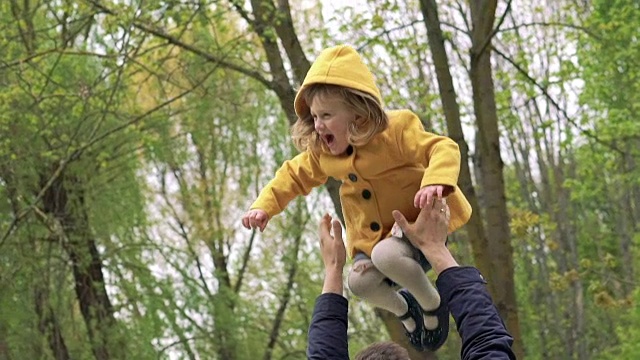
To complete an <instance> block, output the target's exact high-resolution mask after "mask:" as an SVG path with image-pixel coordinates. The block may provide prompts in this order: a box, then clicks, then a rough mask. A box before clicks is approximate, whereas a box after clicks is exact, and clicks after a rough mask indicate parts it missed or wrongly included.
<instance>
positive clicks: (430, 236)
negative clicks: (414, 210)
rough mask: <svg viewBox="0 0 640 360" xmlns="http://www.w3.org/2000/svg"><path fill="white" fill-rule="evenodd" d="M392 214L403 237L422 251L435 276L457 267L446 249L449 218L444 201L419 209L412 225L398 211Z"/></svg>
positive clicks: (449, 214)
mask: <svg viewBox="0 0 640 360" xmlns="http://www.w3.org/2000/svg"><path fill="white" fill-rule="evenodd" d="M392 214H393V218H394V219H395V221H396V223H397V224H398V226H399V227H400V229H402V232H403V233H404V235H405V236H406V237H407V238H408V239H409V241H411V243H412V244H413V246H415V247H417V248H418V249H419V250H420V251H422V253H423V254H424V256H425V257H426V258H427V260H428V261H429V263H431V266H432V267H433V270H434V271H435V272H436V274H440V273H441V272H442V271H444V270H445V269H447V268H449V267H452V266H458V263H457V262H456V261H455V259H454V258H453V256H452V255H451V253H450V252H449V249H447V247H446V241H447V231H448V226H449V219H450V218H451V213H450V212H449V206H448V205H447V203H446V200H444V199H442V200H439V201H434V202H433V203H432V204H431V205H427V206H425V207H423V208H422V209H420V214H418V218H417V219H416V221H415V222H414V223H413V224H410V223H409V222H408V221H407V219H406V218H405V217H404V215H402V213H401V212H400V211H398V210H394V211H393V213H392Z"/></svg>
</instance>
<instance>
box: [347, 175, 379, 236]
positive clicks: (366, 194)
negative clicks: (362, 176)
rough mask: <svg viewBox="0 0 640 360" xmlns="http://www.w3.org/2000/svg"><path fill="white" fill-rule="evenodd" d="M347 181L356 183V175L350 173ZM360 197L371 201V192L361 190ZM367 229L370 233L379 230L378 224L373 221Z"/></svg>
mask: <svg viewBox="0 0 640 360" xmlns="http://www.w3.org/2000/svg"><path fill="white" fill-rule="evenodd" d="M349 180H351V181H353V182H356V181H358V176H356V174H354V173H351V174H349ZM362 197H363V198H364V199H365V200H369V199H371V191H369V190H367V189H365V190H362ZM369 228H370V229H371V230H372V231H378V230H380V224H378V223H377V222H375V221H374V222H372V223H371V224H369Z"/></svg>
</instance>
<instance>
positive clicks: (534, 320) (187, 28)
mask: <svg viewBox="0 0 640 360" xmlns="http://www.w3.org/2000/svg"><path fill="white" fill-rule="evenodd" d="M96 3H98V4H101V6H104V9H100V10H99V9H96V8H95V7H94V4H93V3H92V2H86V3H85V2H82V3H75V2H71V1H66V0H65V1H59V2H56V3H51V4H47V6H44V5H42V6H36V7H33V8H30V10H29V11H26V9H24V8H23V7H24V6H26V5H25V4H30V3H29V2H15V1H8V2H0V23H1V24H2V27H1V28H0V29H1V30H2V31H0V49H2V51H0V288H1V289H3V291H1V292H0V309H2V310H3V311H0V358H2V357H3V356H6V357H8V358H29V359H31V358H33V359H53V358H54V355H53V352H52V345H51V344H50V342H49V340H48V339H49V336H50V335H51V334H52V331H53V329H52V328H51V327H49V328H47V327H42V326H41V324H43V323H46V321H45V320H47V319H48V318H47V314H51V315H52V316H54V317H55V320H56V322H57V324H58V326H59V327H58V329H59V330H60V331H61V336H62V338H63V339H64V342H65V346H66V349H67V352H68V354H69V357H70V358H73V359H91V358H94V357H95V355H94V351H95V349H96V346H98V345H99V343H100V341H101V340H102V339H103V338H104V339H105V343H106V344H107V345H106V347H107V349H108V350H109V352H110V354H111V357H112V358H132V359H158V358H161V359H168V358H191V359H195V358H208V359H209V358H210V359H226V358H230V357H233V358H236V359H255V358H267V359H268V358H271V359H299V358H303V357H304V356H305V355H304V351H305V348H306V340H307V339H306V329H307V327H308V325H309V322H310V319H311V311H312V308H313V304H314V300H315V297H316V296H317V294H318V293H319V291H320V289H321V282H322V266H321V259H320V257H319V253H318V251H317V238H316V234H315V231H316V223H317V220H318V219H319V217H320V215H321V214H322V213H323V212H327V211H328V212H332V211H330V209H331V208H332V204H331V202H330V201H329V200H328V198H327V196H326V194H325V192H324V190H323V189H317V190H316V191H314V192H313V193H312V194H311V195H310V196H308V197H307V198H305V199H298V200H296V201H295V202H293V203H292V204H290V206H289V207H288V208H287V210H286V211H285V212H284V213H283V214H282V215H279V216H277V217H275V218H274V219H272V220H271V222H270V225H269V227H268V229H267V230H266V231H265V232H264V233H253V232H250V231H247V230H245V229H242V228H241V226H240V224H239V219H240V217H241V216H242V214H243V212H244V211H245V210H246V209H247V208H248V206H249V205H250V204H251V202H252V201H253V199H255V196H256V195H257V192H258V191H259V189H260V188H261V187H262V186H264V185H265V184H266V182H267V181H269V180H270V179H271V177H272V175H273V173H274V171H275V169H276V168H277V167H278V166H279V165H280V164H281V163H282V162H283V161H284V160H286V159H288V158H290V157H292V156H293V155H294V154H295V150H294V149H293V147H292V146H291V142H290V139H289V122H288V120H287V119H286V118H285V116H284V115H283V113H282V110H281V104H280V103H279V102H278V100H279V99H277V98H276V96H275V93H274V91H273V90H274V87H275V85H273V84H274V83H275V80H276V79H273V74H271V73H270V71H269V69H271V67H270V66H271V63H270V62H269V61H268V60H267V58H266V55H265V53H264V51H262V50H261V45H262V44H263V43H262V41H263V40H265V39H261V38H260V37H259V36H258V35H257V33H256V32H255V31H254V30H255V28H253V25H252V24H251V23H250V21H251V19H253V15H254V14H253V13H252V11H253V9H249V8H246V9H245V8H243V7H242V6H244V4H243V3H241V2H227V1H222V2H213V3H207V4H206V5H205V4H200V3H198V4H196V3H193V2H175V1H172V2H162V1H147V2H144V3H142V2H139V3H138V2H133V3H132V2H117V1H100V2H96ZM554 4H555V3H554ZM31 5H33V4H31ZM266 5H267V7H268V8H269V9H270V10H274V9H276V7H275V6H276V3H275V2H274V3H267V4H266ZM551 5H553V4H551ZM551 5H550V6H551ZM290 6H291V8H292V14H293V17H294V22H295V25H296V30H297V33H298V36H299V39H301V41H302V44H301V45H302V47H303V48H304V49H305V51H306V54H307V57H308V58H309V59H313V58H314V56H315V55H316V53H317V51H318V50H319V49H320V47H324V46H328V45H334V44H335V43H339V42H346V43H351V44H353V45H355V46H356V47H361V50H362V54H363V56H364V57H365V59H366V61H367V63H368V64H370V66H371V69H372V70H373V72H374V73H375V74H376V75H377V78H378V79H377V80H378V84H379V85H380V87H381V89H382V93H383V95H384V98H385V102H386V105H387V107H389V108H411V109H412V110H414V111H415V112H417V113H418V114H419V115H420V116H421V118H422V119H423V120H424V121H425V123H426V125H427V127H428V128H430V129H435V130H436V131H438V132H444V121H443V114H442V110H443V109H442V104H441V102H440V99H439V97H438V95H437V87H436V80H435V74H434V72H433V70H432V64H431V54H430V53H429V51H430V50H429V48H428V45H427V41H426V40H427V39H426V33H425V27H424V23H423V22H422V19H421V14H420V11H419V5H418V4H417V3H416V2H406V3H403V2H397V1H386V0H379V1H373V2H368V3H366V4H358V6H355V5H353V4H349V5H344V6H342V5H340V6H341V7H339V8H338V9H337V10H335V11H332V9H333V8H334V5H331V4H328V3H324V2H312V3H305V2H302V3H297V2H292V3H291V4H290ZM439 6H440V8H441V9H442V11H441V12H440V16H441V19H442V21H443V30H444V31H445V38H446V46H447V48H448V49H449V50H450V54H449V59H450V60H451V71H452V74H453V76H454V79H455V82H456V87H457V88H456V90H457V92H458V94H459V104H460V107H461V113H462V117H463V122H464V124H465V125H466V124H470V123H472V121H471V119H470V116H469V114H472V113H473V108H472V106H471V101H470V97H469V94H470V89H469V86H468V81H467V80H468V79H467V78H466V76H467V75H466V67H467V66H468V44H469V39H468V36H467V34H465V33H464V32H463V31H464V29H465V27H466V26H467V24H466V23H465V20H466V18H465V16H464V14H462V13H461V11H462V12H464V11H465V10H467V9H465V8H460V7H459V6H461V5H460V4H458V3H456V2H452V1H443V2H439ZM553 6H555V7H554V8H553V9H552V10H553V11H552V10H550V9H547V8H544V7H540V6H530V5H527V4H524V3H522V2H513V9H512V11H511V13H510V14H508V16H507V18H506V21H505V23H504V24H503V26H502V29H506V30H504V31H501V32H499V33H498V34H497V35H496V38H495V39H494V42H493V44H494V46H496V48H497V49H498V50H501V51H502V52H503V53H504V54H506V55H507V56H509V57H510V58H509V59H510V60H512V63H515V64H517V65H518V66H519V68H520V69H521V70H524V71H525V72H526V73H527V74H526V75H528V76H525V74H524V73H523V71H521V70H517V69H514V66H513V64H512V63H511V62H508V61H507V60H506V59H504V58H502V57H499V56H497V55H495V54H494V58H493V61H494V65H495V71H494V74H495V76H494V83H495V86H496V104H497V107H498V111H499V115H500V116H499V117H500V120H501V131H502V134H503V139H502V141H503V144H506V145H505V146H504V148H503V149H502V151H503V159H504V161H505V163H506V167H505V178H506V180H507V183H506V186H507V198H508V201H509V206H510V214H511V219H510V220H511V230H512V237H513V240H512V243H513V245H514V259H516V262H515V272H516V288H517V293H518V300H519V303H518V306H519V309H518V310H519V313H520V319H521V327H522V334H523V337H524V339H523V340H524V343H525V344H527V345H526V346H527V353H528V358H531V359H567V358H577V356H578V355H577V354H578V350H577V346H578V345H575V344H577V343H579V342H580V339H582V341H583V342H582V343H583V344H585V346H586V348H587V354H589V356H590V357H593V358H632V357H633V355H635V354H636V353H637V352H638V351H640V349H638V347H637V344H638V343H640V333H639V332H638V330H637V329H636V328H637V326H635V325H637V323H638V321H640V313H639V312H638V307H637V306H636V304H637V302H638V301H640V293H639V292H638V290H637V288H638V287H637V280H636V273H635V272H631V273H628V272H627V270H628V269H629V268H632V267H631V266H630V265H634V264H635V263H637V259H638V253H637V249H638V245H639V240H638V239H640V235H639V234H640V232H639V230H638V226H637V223H638V221H637V220H638V208H640V199H639V198H638V196H640V195H638V194H640V190H639V189H640V182H639V181H638V179H640V170H639V169H638V166H637V163H638V161H640V158H639V157H638V156H639V153H638V149H640V143H639V142H638V138H640V128H639V126H640V125H639V124H640V122H638V121H637V118H638V109H639V106H640V98H639V95H638V94H640V88H639V87H638V86H639V85H638V84H640V82H639V81H638V60H637V59H639V58H640V49H639V47H638V39H637V27H638V26H637V25H638V23H640V10H639V9H638V7H637V4H636V3H635V2H634V1H631V0H616V1H604V0H596V1H593V2H592V9H591V11H588V12H586V11H585V10H584V9H582V8H577V7H576V5H575V3H573V2H565V1H562V2H561V3H559V4H555V5H553ZM238 8H241V9H243V11H246V12H247V13H246V14H243V13H242V11H239V10H238ZM97 13H99V14H97ZM245 15H247V17H246V19H245V18H244V17H245ZM282 15H283V14H281V13H278V14H277V15H276V16H275V17H274V19H273V22H274V24H276V23H277V24H282V21H283V19H284V17H283V16H282ZM247 20H248V21H249V22H247ZM562 22H568V23H569V25H571V26H542V25H536V26H531V23H536V24H543V23H547V24H559V23H562ZM581 29H584V30H586V31H587V32H588V33H587V32H585V31H582V30H581ZM264 34H266V35H265V36H267V37H268V39H270V40H274V39H275V40H277V39H276V38H277V34H276V32H275V31H274V28H273V27H267V29H264ZM185 44H186V45H185ZM280 45H281V46H282V44H280ZM221 61H222V63H221ZM284 66H285V67H286V68H287V70H290V66H291V64H289V63H287V61H286V58H285V64H284ZM238 70H240V71H238ZM248 75H250V76H248ZM532 79H533V80H535V81H536V82H537V84H533V83H532ZM298 80H299V79H298ZM289 83H291V84H294V83H295V81H294V80H293V79H292V80H290V81H289ZM265 85H269V86H272V87H271V88H269V87H268V86H265ZM541 88H542V89H544V90H545V91H546V94H545V93H542V91H541ZM576 88H577V91H578V93H575V92H572V91H573V89H576ZM280 90H282V89H280ZM547 96H551V98H552V100H554V101H555V102H556V104H557V105H559V106H560V107H564V108H565V109H561V110H571V111H565V113H563V111H561V110H558V109H557V108H556V106H555V105H553V104H551V100H550V99H548V98H547ZM574 108H575V110H576V111H573V110H574ZM567 114H568V115H567ZM575 114H577V115H575ZM574 115H575V116H574ZM474 130H475V129H472V128H465V131H466V132H467V135H468V138H467V141H468V142H469V143H470V144H472V143H473V141H469V140H472V139H473V136H472V135H473V132H474ZM473 152H474V151H473V149H472V151H471V155H473ZM479 195H480V199H481V200H482V193H481V192H479ZM454 245H455V246H454V247H452V248H453V249H454V251H456V252H458V251H460V252H462V251H464V248H465V246H466V244H464V243H463V242H456V243H455V244H454ZM89 246H94V247H95V249H96V251H97V254H93V255H94V256H96V257H95V258H92V257H90V255H92V254H91V253H90V250H89V249H90V247H89ZM95 259H97V263H99V264H100V268H99V269H100V274H101V275H103V276H104V278H105V282H104V283H100V282H98V281H94V282H93V284H92V285H94V286H95V288H97V289H101V288H102V289H104V290H105V291H106V295H105V297H106V298H107V299H108V300H109V303H110V304H111V306H112V310H111V311H110V315H111V316H112V318H113V323H107V324H106V325H105V324H99V323H98V321H97V320H96V319H95V318H93V319H91V320H90V321H89V320H88V319H86V318H85V317H86V315H85V314H83V312H82V311H81V307H82V305H83V304H86V303H81V299H80V297H79V295H78V293H77V292H76V291H77V289H76V286H77V283H76V280H77V276H78V273H77V270H78V269H84V270H86V269H87V268H88V266H89V265H90V264H92V263H93V262H94V261H95ZM94 275H96V274H94ZM347 296H349V294H347ZM350 300H351V301H350V330H349V335H350V345H351V346H350V349H351V351H352V354H355V353H356V352H357V351H358V350H360V349H361V348H363V347H365V346H367V345H368V344H369V343H371V342H373V341H379V340H386V339H387V337H388V336H387V334H386V332H384V331H381V330H380V329H381V328H382V327H383V324H382V322H381V321H380V319H378V318H377V317H376V316H375V313H374V312H373V310H372V309H371V307H370V306H369V305H367V304H366V303H364V302H362V301H360V300H358V299H353V298H350ZM285 301H286V303H285ZM93 305H94V307H93V310H94V311H95V310H96V309H99V307H98V306H95V304H93ZM285 305H286V306H285ZM577 308H581V309H582V310H583V312H582V315H580V314H579V313H577V312H576V311H575V309H577ZM6 309H9V310H10V311H6ZM39 309H44V310H43V311H41V310H39ZM276 319H280V320H281V323H280V325H279V327H276V323H277V322H276ZM578 320H580V321H582V326H583V328H582V329H581V330H580V331H581V332H580V333H579V334H576V333H574V332H573V329H574V328H575V326H576V325H579V322H578ZM88 322H90V324H89V325H87V323H88ZM47 326H49V325H47ZM88 326H90V327H91V331H89V328H88ZM452 331H454V330H452ZM576 331H577V330H576ZM92 332H93V333H95V334H97V335H96V336H94V335H92ZM603 333H606V334H607V335H608V336H606V337H603V336H602V334H603ZM274 337H275V338H274ZM273 339H275V340H274V341H272V340H273ZM457 339H458V338H457V336H456V335H455V334H454V332H452V334H451V337H450V340H449V341H448V343H447V344H446V345H445V347H444V348H443V349H442V350H440V351H439V353H438V355H439V357H440V358H441V359H456V358H459V345H460V344H459V342H458V341H457ZM270 343H272V348H270V349H269V348H268V346H269V344H270ZM5 349H6V350H5ZM269 354H270V355H269Z"/></svg>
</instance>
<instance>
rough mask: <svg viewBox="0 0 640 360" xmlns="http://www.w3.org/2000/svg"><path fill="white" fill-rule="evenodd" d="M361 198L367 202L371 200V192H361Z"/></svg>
mask: <svg viewBox="0 0 640 360" xmlns="http://www.w3.org/2000/svg"><path fill="white" fill-rule="evenodd" d="M362 197H363V198H365V200H369V199H371V191H369V190H362Z"/></svg>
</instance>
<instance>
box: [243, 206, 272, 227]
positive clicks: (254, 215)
mask: <svg viewBox="0 0 640 360" xmlns="http://www.w3.org/2000/svg"><path fill="white" fill-rule="evenodd" d="M268 222H269V215H267V213H266V211H264V210H260V209H253V210H249V211H247V212H246V213H245V214H244V216H243V217H242V225H243V226H244V227H246V228H247V229H255V228H259V229H260V232H263V231H264V228H265V227H266V226H267V223H268Z"/></svg>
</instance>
